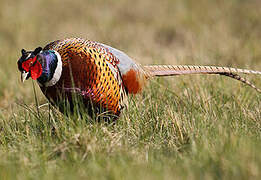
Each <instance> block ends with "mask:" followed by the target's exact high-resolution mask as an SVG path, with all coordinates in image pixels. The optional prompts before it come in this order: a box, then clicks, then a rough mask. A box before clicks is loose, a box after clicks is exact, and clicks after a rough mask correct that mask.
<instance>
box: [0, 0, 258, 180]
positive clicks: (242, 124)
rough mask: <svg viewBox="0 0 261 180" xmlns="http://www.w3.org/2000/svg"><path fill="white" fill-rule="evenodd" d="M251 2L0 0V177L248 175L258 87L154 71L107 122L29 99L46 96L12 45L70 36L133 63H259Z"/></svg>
mask: <svg viewBox="0 0 261 180" xmlns="http://www.w3.org/2000/svg"><path fill="white" fill-rule="evenodd" d="M260 8H261V3H260V2H259V1H257V0H251V1H244V0H231V1H225V0H199V1H193V0H187V1H183V0H175V1H172V0H163V1H149V0H143V1H138V0H133V1H127V0H119V1H113V0H109V1H102V0H96V1H83V0H80V1H69V0H65V1H60V0H55V1H52V0H40V1H19V2H16V1H14V2H13V1H10V2H6V1H0V42H1V43H0V157H1V158H0V179H174V178H176V179H260V177H261V173H260V172H261V155H260V150H261V121H260V120H261V110H260V109H261V95H260V94H258V93H257V92H255V91H254V90H252V89H251V88H249V87H246V86H244V85H242V84H240V83H238V82H236V81H234V80H232V79H228V78H225V77H221V76H197V75H193V76H182V77H172V78H161V79H154V80H152V81H151V82H150V83H148V85H147V87H146V88H145V90H144V91H143V92H142V93H141V94H140V95H138V96H135V97H132V96H130V98H129V108H128V109H127V110H125V111H124V112H123V114H122V116H121V118H120V119H119V120H118V121H117V123H116V124H115V125H112V124H111V125H108V124H103V123H96V122H93V121H90V120H89V119H88V118H87V117H78V116H70V117H66V116H64V115H62V114H60V113H58V112H57V110H56V109H55V108H53V107H49V106H48V105H47V106H43V107H41V108H40V109H38V108H36V102H35V97H37V100H38V101H39V104H45V103H46V102H47V101H46V99H45V97H44V96H43V95H42V94H41V92H40V91H39V88H38V87H37V86H36V92H35V93H36V96H35V93H34V90H33V86H32V81H31V80H29V81H27V82H26V83H25V84H21V83H20V82H19V76H20V74H19V72H18V70H17V67H16V61H17V59H18V58H19V56H20V49H21V48H25V49H34V48H35V47H38V46H44V45H45V44H46V43H48V42H50V41H53V40H56V39H60V38H64V37H71V36H78V37H83V38H88V39H92V40H97V41H100V42H103V43H106V44H109V45H112V46H114V47H116V48H119V49H122V50H124V51H125V52H126V53H128V54H129V55H130V56H131V57H133V58H134V59H135V60H137V61H138V62H140V63H142V64H152V63H157V64H160V63H167V64H195V65H222V66H224V65H225V66H234V67H239V68H250V69H255V70H260V69H261V61H260V58H261V38H260V37H261V36H260V27H261V21H260V18H259V17H260V16H261V14H260ZM248 78H249V79H250V80H251V81H253V82H255V84H257V86H258V87H261V83H260V77H257V76H248ZM38 111H39V112H38Z"/></svg>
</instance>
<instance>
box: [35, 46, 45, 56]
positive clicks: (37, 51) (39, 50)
mask: <svg viewBox="0 0 261 180" xmlns="http://www.w3.org/2000/svg"><path fill="white" fill-rule="evenodd" d="M42 49H43V48H41V47H38V48H36V49H35V50H34V52H33V54H34V55H35V56H36V55H37V54H38V53H39V52H41V50H42Z"/></svg>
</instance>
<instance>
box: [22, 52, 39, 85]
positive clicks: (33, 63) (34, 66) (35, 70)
mask: <svg viewBox="0 0 261 180" xmlns="http://www.w3.org/2000/svg"><path fill="white" fill-rule="evenodd" d="M22 68H23V69H24V70H25V71H26V72H30V73H31V77H32V79H33V80H36V79H37V78H39V77H40V76H41V74H42V72H43V68H42V65H41V64H40V63H39V61H37V58H36V56H35V57H33V58H31V59H28V60H26V61H25V62H23V63H22Z"/></svg>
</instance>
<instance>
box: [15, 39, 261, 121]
mask: <svg viewBox="0 0 261 180" xmlns="http://www.w3.org/2000/svg"><path fill="white" fill-rule="evenodd" d="M21 53H22V56H21V57H20V59H19V60H18V63H17V64H18V69H19V71H20V72H21V80H22V82H24V81H25V80H27V79H28V78H30V77H31V78H32V79H33V80H37V83H38V84H39V86H40V88H41V90H42V92H43V94H44V95H45V96H46V97H47V99H48V100H49V101H50V102H51V104H53V105H56V106H58V108H59V110H60V111H61V112H64V111H65V109H64V107H63V105H62V103H61V102H65V101H64V100H66V102H68V103H69V105H70V108H71V110H73V107H75V102H74V101H73V97H74V95H77V96H79V97H81V99H82V100H83V104H84V106H85V108H86V110H87V112H88V114H89V115H90V116H92V117H93V115H94V116H95V117H97V115H99V114H101V113H106V112H108V117H109V118H111V119H117V118H118V117H119V116H120V113H121V112H122V110H123V109H124V107H126V103H127V95H128V94H137V93H139V92H140V91H141V90H142V89H143V87H144V85H145V83H146V81H147V80H148V79H150V78H152V77H155V76H175V75H184V74H219V75H224V76H228V77H230V78H234V79H236V80H239V81H241V82H243V83H245V84H247V85H249V86H251V87H252V88H254V89H256V90H257V91H258V92H261V90H259V89H258V88H256V87H255V86H254V85H253V84H251V83H250V82H249V81H247V80H246V79H244V78H242V77H241V76H239V75H238V74H236V73H244V74H259V75H261V72H260V71H253V70H246V69H236V68H229V67H216V66H190V65H176V66H175V65H148V66H141V65H140V64H138V63H136V62H135V61H134V60H132V59H131V58H130V57H129V56H128V55H126V54H125V53H123V52H122V51H120V50H117V49H115V48H113V47H110V46H108V45H105V44H102V43H98V42H95V41H90V40H85V39H81V38H68V39H63V40H57V41H54V42H51V43H49V44H48V45H46V46H45V47H44V48H41V47H38V48H36V49H35V50H34V51H26V50H24V49H22V51H21Z"/></svg>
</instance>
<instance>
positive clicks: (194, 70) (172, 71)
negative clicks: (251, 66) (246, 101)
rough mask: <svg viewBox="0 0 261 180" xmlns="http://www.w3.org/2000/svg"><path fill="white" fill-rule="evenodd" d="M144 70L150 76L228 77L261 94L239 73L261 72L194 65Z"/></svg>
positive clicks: (154, 66)
mask: <svg viewBox="0 0 261 180" xmlns="http://www.w3.org/2000/svg"><path fill="white" fill-rule="evenodd" d="M144 69H145V70H146V71H147V72H148V74H149V76H175V75H185V74H219V75H223V76H228V77H230V78H233V79H236V80H238V81H241V82H242V83H245V84H247V85H248V86H250V87H252V88H254V89H255V90H256V91H258V92H260V93H261V90H260V89H258V88H257V87H256V86H255V85H254V84H252V83H251V82H249V81H248V80H246V79H245V78H243V77H241V76H239V75H238V74H237V73H243V74H258V75H261V71H253V70H247V69H237V68H229V67H218V66H193V65H149V66H144Z"/></svg>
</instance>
